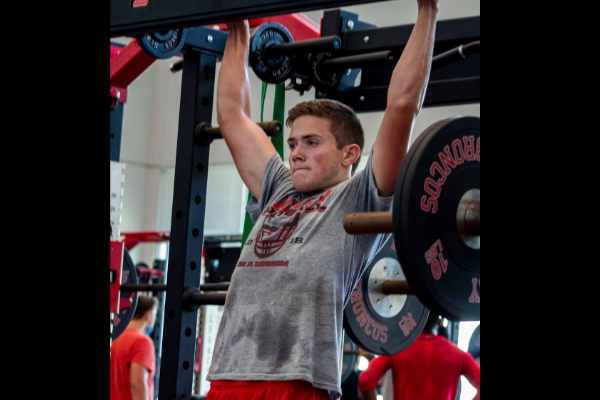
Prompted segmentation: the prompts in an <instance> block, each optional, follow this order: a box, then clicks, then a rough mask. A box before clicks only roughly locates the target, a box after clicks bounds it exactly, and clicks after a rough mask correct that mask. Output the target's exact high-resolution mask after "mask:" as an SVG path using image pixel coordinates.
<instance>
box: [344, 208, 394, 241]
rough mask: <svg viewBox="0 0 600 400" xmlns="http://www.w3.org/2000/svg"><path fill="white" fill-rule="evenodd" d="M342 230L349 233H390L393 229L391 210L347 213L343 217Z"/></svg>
mask: <svg viewBox="0 0 600 400" xmlns="http://www.w3.org/2000/svg"><path fill="white" fill-rule="evenodd" d="M344 230H345V231H346V232H347V233H349V234H351V235H365V234H374V233H392V232H393V231H394V225H393V218H392V212H391V211H378V212H366V213H354V214H348V215H346V216H345V217H344Z"/></svg>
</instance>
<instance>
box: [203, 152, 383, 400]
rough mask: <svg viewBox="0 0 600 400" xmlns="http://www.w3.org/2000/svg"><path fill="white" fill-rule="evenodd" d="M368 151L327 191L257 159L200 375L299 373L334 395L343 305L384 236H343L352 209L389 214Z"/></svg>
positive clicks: (287, 376) (276, 161)
mask: <svg viewBox="0 0 600 400" xmlns="http://www.w3.org/2000/svg"><path fill="white" fill-rule="evenodd" d="M392 199H393V197H380V196H379V195H378V194H377V187H376V186H375V180H374V178H373V172H372V169H371V157H369V160H368V162H367V166H366V168H365V169H364V170H363V171H359V172H357V173H356V174H355V175H354V176H353V177H352V178H351V179H348V180H346V181H344V182H342V183H340V184H338V185H337V186H335V187H334V188H332V189H329V190H326V191H319V192H312V193H298V192H297V191H296V190H295V189H294V186H293V184H292V177H291V174H290V171H289V169H288V168H286V167H285V165H284V164H283V162H282V161H281V159H280V157H279V155H277V154H275V155H274V156H273V158H271V160H270V161H269V163H268V164H267V167H266V169H265V174H264V177H263V184H262V193H261V196H260V199H259V200H256V199H255V198H254V197H253V198H252V199H251V200H250V202H249V203H248V206H247V207H246V209H247V210H248V212H249V213H250V216H251V217H252V220H253V221H254V222H255V226H254V229H252V232H251V233H250V235H249V237H248V240H247V242H246V243H245V244H244V245H243V248H242V253H241V256H240V260H239V261H238V264H237V267H236V269H235V271H234V273H233V276H232V278H231V284H230V286H229V291H228V292H227V301H226V302H225V310H224V313H223V318H222V319H221V324H220V325H219V332H218V334H217V340H216V343H215V351H214V354H213V358H212V364H211V366H210V370H209V374H208V376H207V379H208V380H241V381H249V380H268V381H283V380H296V379H301V380H305V381H308V382H311V383H312V385H313V386H314V387H316V388H320V389H326V390H328V391H329V394H330V397H331V399H337V398H339V397H340V396H341V388H340V377H341V370H340V362H339V360H340V352H341V350H342V342H343V340H344V337H343V334H342V328H343V309H344V306H345V303H346V302H347V300H348V299H349V298H350V293H351V292H352V289H353V288H354V286H355V285H356V283H357V281H358V279H359V278H360V276H361V274H362V272H363V271H364V269H365V268H366V266H367V264H368V263H369V262H370V261H371V259H372V258H373V257H374V256H375V255H376V254H377V252H378V251H379V249H380V248H381V246H383V244H384V243H385V242H386V240H387V239H388V238H389V235H383V234H379V235H348V234H347V233H346V232H345V231H344V227H343V224H342V220H343V218H344V216H346V215H347V214H350V213H353V212H366V211H389V210H390V209H391V206H392Z"/></svg>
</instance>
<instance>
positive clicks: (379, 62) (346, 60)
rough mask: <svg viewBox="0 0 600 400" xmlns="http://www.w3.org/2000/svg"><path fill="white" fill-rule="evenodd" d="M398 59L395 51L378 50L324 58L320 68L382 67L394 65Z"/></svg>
mask: <svg viewBox="0 0 600 400" xmlns="http://www.w3.org/2000/svg"><path fill="white" fill-rule="evenodd" d="M395 61H396V55H395V54H394V52H393V51H389V50H388V51H378V52H376V53H367V54H358V55H355V56H347V57H337V58H330V59H328V60H324V61H323V62H321V64H320V65H319V68H324V69H348V68H366V67H382V66H386V65H393V64H394V62H395Z"/></svg>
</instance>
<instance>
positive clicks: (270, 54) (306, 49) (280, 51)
mask: <svg viewBox="0 0 600 400" xmlns="http://www.w3.org/2000/svg"><path fill="white" fill-rule="evenodd" d="M341 48H342V39H340V37H339V36H336V35H332V36H325V37H322V38H317V39H308V40H302V41H300V42H289V43H281V44H274V45H272V46H269V47H267V48H266V49H264V50H263V52H262V54H261V57H262V58H263V59H269V58H275V57H279V56H289V55H297V54H301V53H314V52H319V51H332V50H340V49H341Z"/></svg>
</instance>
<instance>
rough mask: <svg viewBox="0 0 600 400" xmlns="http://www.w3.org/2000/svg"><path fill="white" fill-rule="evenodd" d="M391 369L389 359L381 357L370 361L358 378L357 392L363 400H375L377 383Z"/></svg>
mask: <svg viewBox="0 0 600 400" xmlns="http://www.w3.org/2000/svg"><path fill="white" fill-rule="evenodd" d="M391 367H392V364H391V358H390V357H386V356H382V357H377V358H375V359H373V360H371V362H370V363H369V367H368V368H367V370H366V371H363V372H362V373H361V374H360V377H359V378H358V391H359V392H360V393H361V394H362V396H363V398H364V399H365V400H377V395H376V394H375V388H376V387H377V382H379V380H381V378H382V377H383V375H384V374H385V373H386V372H387V370H388V369H390V368H391Z"/></svg>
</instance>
